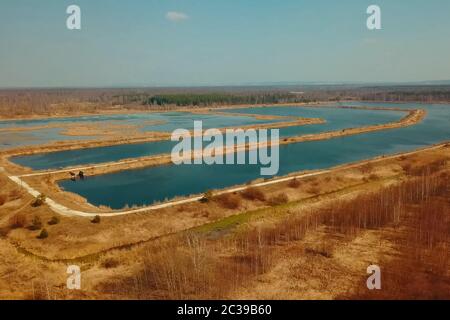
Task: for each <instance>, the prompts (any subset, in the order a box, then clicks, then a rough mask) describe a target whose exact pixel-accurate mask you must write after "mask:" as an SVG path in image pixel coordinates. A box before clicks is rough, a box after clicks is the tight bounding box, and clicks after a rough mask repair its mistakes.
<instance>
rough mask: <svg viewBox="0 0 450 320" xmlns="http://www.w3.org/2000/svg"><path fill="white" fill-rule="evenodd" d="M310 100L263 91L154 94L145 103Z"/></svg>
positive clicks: (209, 104)
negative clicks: (247, 92) (248, 92)
mask: <svg viewBox="0 0 450 320" xmlns="http://www.w3.org/2000/svg"><path fill="white" fill-rule="evenodd" d="M295 102H312V100H311V99H305V98H304V97H301V96H297V95H293V94H290V93H264V94H247V95H235V94H223V93H207V94H189V93H186V94H163V95H155V96H153V97H150V98H149V99H147V100H146V101H145V102H144V104H146V105H158V106H164V105H176V106H212V105H217V104H221V105H234V104H267V103H269V104H270V103H295Z"/></svg>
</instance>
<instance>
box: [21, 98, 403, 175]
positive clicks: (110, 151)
mask: <svg viewBox="0 0 450 320" xmlns="http://www.w3.org/2000/svg"><path fill="white" fill-rule="evenodd" d="M228 112H236V113H252V114H263V115H281V116H296V117H307V118H321V119H325V120H326V123H324V124H317V125H306V126H297V127H288V128H281V129H280V136H281V137H287V136H296V135H302V134H308V133H317V132H322V131H331V130H340V129H344V128H352V127H362V126H367V125H371V124H380V123H388V122H391V121H397V120H399V119H400V118H401V117H403V116H404V115H405V113H404V112H392V111H378V110H377V111H373V110H357V109H345V110H344V109H336V108H320V109H315V108H297V107H272V108H251V109H235V110H234V109H233V110H228ZM170 117H173V119H171V120H170V122H169V123H168V124H165V125H162V126H154V127H153V128H155V127H157V129H161V130H162V131H172V130H174V129H177V128H184V129H192V126H193V119H192V114H182V115H179V114H175V113H172V114H168V115H166V119H167V118H170ZM189 117H190V118H189ZM188 118H189V120H188ZM252 119H253V121H255V120H254V118H248V117H243V118H241V117H227V116H224V117H221V116H215V115H207V116H202V117H201V118H198V117H196V118H195V120H204V122H203V126H204V128H212V127H215V126H216V127H228V126H237V127H239V126H241V125H245V124H248V123H249V122H250V121H252ZM233 121H234V122H233ZM232 122H233V123H232ZM174 144H175V143H173V142H171V141H161V142H144V143H138V144H129V145H116V146H110V147H99V148H90V149H81V150H70V151H61V152H54V153H46V154H36V155H31V156H22V157H15V158H12V161H13V162H15V163H17V164H20V165H22V166H26V167H30V168H32V169H35V170H43V169H56V168H61V167H67V166H78V165H86V164H98V163H103V162H109V161H119V160H123V159H128V158H137V157H143V156H151V155H156V154H160V153H170V151H171V150H172V148H173V146H174Z"/></svg>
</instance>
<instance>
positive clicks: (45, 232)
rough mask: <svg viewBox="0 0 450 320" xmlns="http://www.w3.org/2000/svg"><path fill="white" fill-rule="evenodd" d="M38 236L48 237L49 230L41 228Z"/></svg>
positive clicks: (39, 237) (40, 237) (41, 237)
mask: <svg viewBox="0 0 450 320" xmlns="http://www.w3.org/2000/svg"><path fill="white" fill-rule="evenodd" d="M37 238H38V239H45V238H48V232H47V230H46V229H42V230H41V233H39V235H38V237H37Z"/></svg>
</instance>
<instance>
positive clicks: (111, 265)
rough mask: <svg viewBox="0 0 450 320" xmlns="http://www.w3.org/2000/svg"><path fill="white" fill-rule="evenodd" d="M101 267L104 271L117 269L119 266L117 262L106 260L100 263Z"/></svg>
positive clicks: (110, 259)
mask: <svg viewBox="0 0 450 320" xmlns="http://www.w3.org/2000/svg"><path fill="white" fill-rule="evenodd" d="M101 266H102V267H103V268H105V269H111V268H117V267H118V266H119V261H117V260H116V259H113V258H106V259H105V260H103V261H102V263H101Z"/></svg>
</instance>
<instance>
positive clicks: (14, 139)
mask: <svg viewBox="0 0 450 320" xmlns="http://www.w3.org/2000/svg"><path fill="white" fill-rule="evenodd" d="M193 120H198V121H202V122H203V126H204V128H205V129H208V128H223V127H229V126H245V125H253V124H259V123H272V122H279V121H283V120H280V119H276V120H258V119H255V118H254V117H249V116H244V115H242V116H235V115H230V116H223V115H214V114H192V113H189V112H167V113H138V114H121V115H99V116H82V117H67V118H49V119H32V120H14V121H0V129H9V128H14V127H21V128H33V127H36V129H35V130H27V131H20V132H18V131H0V149H6V148H12V147H18V146H26V145H36V144H44V143H48V142H54V141H68V140H91V139H95V138H97V137H85V136H66V135H63V134H62V133H61V132H62V131H63V130H64V127H65V126H67V125H68V124H73V123H96V124H97V125H99V126H101V125H104V126H107V125H108V122H111V121H113V122H115V123H119V124H123V125H137V126H140V128H139V131H141V132H148V131H157V132H172V131H173V130H175V129H178V128H185V129H188V130H190V129H192V127H193ZM148 121H152V122H153V121H158V122H161V123H160V124H150V125H147V124H146V123H147V122H148ZM46 125H56V127H52V128H44V129H38V128H37V127H38V126H46ZM144 148H145V147H144ZM155 148H157V146H156V147H155ZM147 149H148V148H147ZM71 155H73V154H71ZM81 158H83V157H81ZM88 158H89V159H91V158H90V157H88ZM102 159H103V158H102ZM112 160H114V159H113V158H112Z"/></svg>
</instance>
